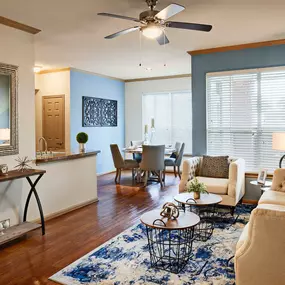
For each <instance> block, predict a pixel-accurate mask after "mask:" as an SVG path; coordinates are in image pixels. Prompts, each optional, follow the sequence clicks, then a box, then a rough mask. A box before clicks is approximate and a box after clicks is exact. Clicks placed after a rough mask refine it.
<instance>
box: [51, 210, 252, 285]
mask: <svg viewBox="0 0 285 285" xmlns="http://www.w3.org/2000/svg"><path fill="white" fill-rule="evenodd" d="M252 209H253V207H252V206H246V205H241V206H238V208H237V211H236V213H238V214H239V215H240V216H239V218H238V219H237V222H236V223H235V224H231V223H232V222H233V219H232V220H231V221H230V220H229V222H227V223H222V222H221V223H218V224H217V225H216V227H215V230H214V233H213V235H212V237H211V239H210V240H208V241H207V242H202V241H201V242H198V241H195V242H194V243H193V256H192V258H191V259H190V260H189V262H188V264H187V265H186V267H185V268H184V269H183V271H182V272H181V273H179V274H177V275H176V274H172V273H168V272H166V271H163V270H157V269H153V268H151V267H150V257H149V252H148V246H147V237H146V230H145V227H144V226H143V225H142V224H137V225H135V226H133V227H131V228H129V229H127V230H126V231H124V232H123V233H121V234H120V235H118V236H116V237H114V238H113V239H111V240H109V241H108V242H106V243H105V244H103V245H101V246H100V247H98V248H96V249H95V250H93V251H91V252H90V253H88V254H86V255H85V256H83V257H82V258H80V259H79V260H77V261H75V262H74V263H72V264H71V265H69V266H67V267H66V268H64V269H62V270H61V271H59V272H57V273H56V274H54V275H53V276H52V277H50V278H49V279H50V280H53V281H55V282H58V283H60V284H64V285H95V284H110V285H111V284H114V285H122V284H134V285H137V284H173V285H178V284H179V285H180V284H181V285H182V284H183V285H186V284H187V285H188V284H189V285H190V284H201V285H218V284H219V285H230V284H234V282H235V281H234V278H235V275H234V268H233V264H232V263H230V266H227V260H228V259H229V258H230V257H231V256H232V255H233V250H234V245H235V244H236V242H237V241H238V238H239V236H240V234H241V232H242V228H243V227H244V226H245V224H246V223H247V222H248V220H249V215H250V212H251V210H252Z"/></svg>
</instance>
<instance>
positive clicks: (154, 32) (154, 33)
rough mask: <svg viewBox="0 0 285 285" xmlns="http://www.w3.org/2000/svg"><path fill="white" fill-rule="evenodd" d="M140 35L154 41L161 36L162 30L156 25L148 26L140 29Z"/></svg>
mask: <svg viewBox="0 0 285 285" xmlns="http://www.w3.org/2000/svg"><path fill="white" fill-rule="evenodd" d="M142 34H143V35H144V36H145V37H147V38H149V39H156V38H158V37H159V36H161V34H162V28H161V27H159V26H156V25H149V26H146V27H144V28H142Z"/></svg>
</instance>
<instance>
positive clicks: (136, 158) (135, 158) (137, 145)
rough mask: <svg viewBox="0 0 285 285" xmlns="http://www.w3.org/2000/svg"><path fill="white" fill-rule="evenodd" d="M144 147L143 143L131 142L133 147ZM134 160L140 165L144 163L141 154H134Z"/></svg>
mask: <svg viewBox="0 0 285 285" xmlns="http://www.w3.org/2000/svg"><path fill="white" fill-rule="evenodd" d="M142 145H143V141H131V146H134V147H139V146H142ZM133 159H134V160H136V161H137V162H138V163H140V162H141V161H142V155H141V153H133Z"/></svg>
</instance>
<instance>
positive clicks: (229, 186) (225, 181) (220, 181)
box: [179, 157, 245, 209]
mask: <svg viewBox="0 0 285 285" xmlns="http://www.w3.org/2000/svg"><path fill="white" fill-rule="evenodd" d="M202 167H203V159H202V157H191V158H190V159H187V160H185V161H184V163H183V169H182V177H181V182H180V184H179V192H184V191H185V186H186V184H187V182H188V181H189V180H191V179H193V178H194V177H196V178H197V179H198V180H199V181H200V182H203V183H204V184H206V186H207V191H208V192H210V193H213V194H218V195H220V196H221V197H222V199H223V200H222V202H221V205H226V206H230V207H232V209H234V207H235V206H236V204H237V203H238V202H239V201H240V200H241V198H242V197H243V196H244V193H245V161H244V159H242V158H237V159H234V158H231V159H230V165H229V178H212V177H203V176H200V175H199V174H200V173H202V171H201V169H202Z"/></svg>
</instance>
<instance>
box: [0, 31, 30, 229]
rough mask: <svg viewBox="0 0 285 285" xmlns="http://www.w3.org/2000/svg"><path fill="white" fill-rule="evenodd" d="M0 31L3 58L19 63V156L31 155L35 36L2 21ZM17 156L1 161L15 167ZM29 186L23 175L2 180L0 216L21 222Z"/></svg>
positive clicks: (2, 59)
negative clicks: (19, 177) (10, 180)
mask: <svg viewBox="0 0 285 285" xmlns="http://www.w3.org/2000/svg"><path fill="white" fill-rule="evenodd" d="M0 35H1V44H0V62H3V63H7V64H14V65H17V66H19V85H18V100H19V103H18V121H19V146H20V153H19V156H21V157H23V156H26V155H27V156H29V157H31V158H32V157H33V156H34V151H35V139H34V137H35V108H34V104H35V91H34V90H35V87H34V73H33V66H34V47H33V36H32V35H29V34H27V33H23V32H21V31H18V30H15V29H12V28H9V27H6V26H3V25H0ZM15 158H17V156H5V157H1V156H0V164H1V163H7V164H8V166H9V168H10V169H12V168H13V167H14V166H15V165H16V162H15ZM28 189H29V187H28V185H27V183H26V182H24V181H23V180H22V179H21V180H16V181H14V182H13V183H12V184H10V183H1V184H0V220H3V219H6V218H10V219H11V222H12V223H13V224H14V223H17V222H18V220H19V214H21V213H22V208H23V204H24V201H25V198H26V195H27V194H28Z"/></svg>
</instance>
